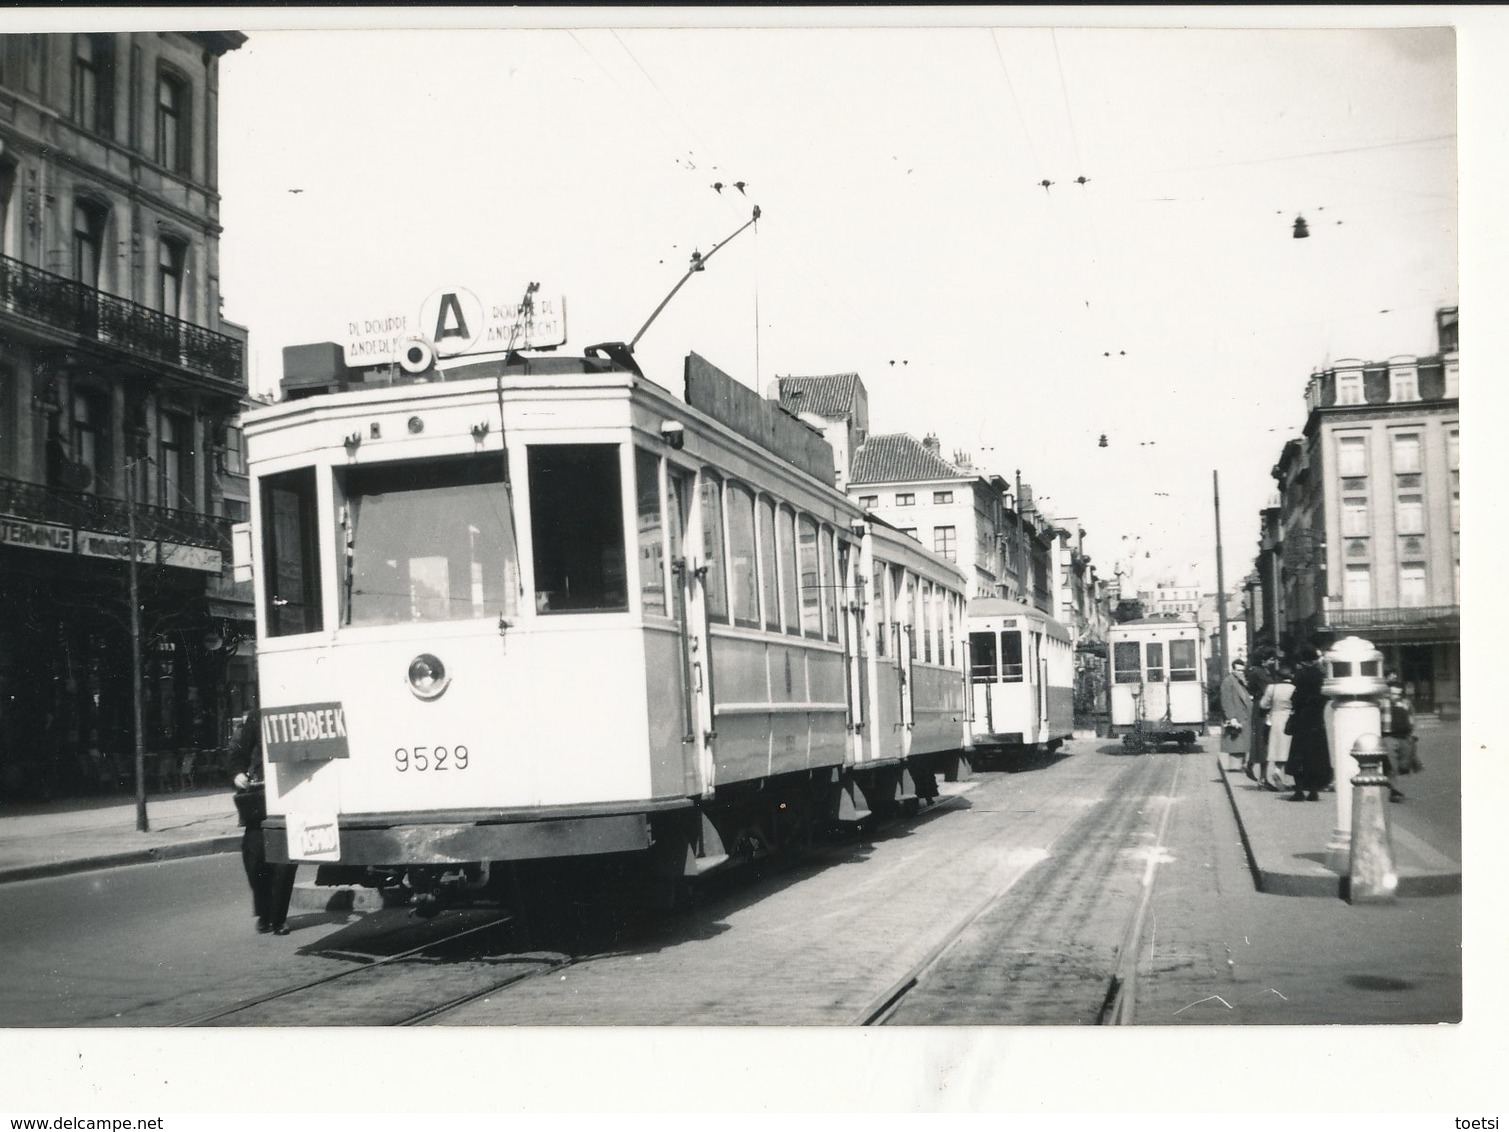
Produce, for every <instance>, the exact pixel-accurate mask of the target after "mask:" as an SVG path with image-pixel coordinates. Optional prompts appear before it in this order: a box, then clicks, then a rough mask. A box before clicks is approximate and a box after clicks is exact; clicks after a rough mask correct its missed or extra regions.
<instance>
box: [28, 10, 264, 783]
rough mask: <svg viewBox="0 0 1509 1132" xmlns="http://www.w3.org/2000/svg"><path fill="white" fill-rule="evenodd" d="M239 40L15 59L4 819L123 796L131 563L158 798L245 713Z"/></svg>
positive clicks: (80, 42) (96, 44)
mask: <svg viewBox="0 0 1509 1132" xmlns="http://www.w3.org/2000/svg"><path fill="white" fill-rule="evenodd" d="M244 41H245V37H244V36H243V35H241V34H240V33H238V32H195V33H172V32H161V33H159V32H133V33H109V32H105V33H97V34H96V33H78V34H46V35H43V34H32V35H11V36H4V37H0V610H3V611H4V612H3V616H0V799H5V800H10V799H14V798H18V797H39V796H58V795H63V794H71V793H84V792H89V791H93V790H98V789H110V788H112V787H119V786H122V785H124V776H125V774H126V773H127V771H126V767H127V765H128V762H129V759H130V755H131V752H132V750H133V747H134V727H133V714H134V712H133V694H134V690H135V685H134V683H133V680H132V664H131V655H130V651H131V641H132V637H131V630H130V620H131V619H130V617H129V600H128V597H127V594H128V587H129V580H130V579H129V575H130V574H131V573H132V566H131V563H132V560H133V559H134V563H135V566H134V572H135V574H136V576H137V582H138V586H139V593H140V601H139V608H140V618H139V623H140V633H139V637H138V639H139V641H140V645H141V655H142V663H143V666H144V667H143V678H142V686H143V689H144V700H145V720H144V722H145V727H144V733H145V734H144V738H145V742H146V746H147V749H148V751H150V752H151V753H152V759H151V760H150V765H149V770H150V771H151V784H152V785H167V784H178V783H183V782H186V781H188V780H190V779H192V778H193V776H194V775H195V773H196V764H197V763H198V762H199V761H200V758H201V755H200V752H204V751H209V750H213V749H214V748H216V747H218V746H220V745H221V743H222V742H223V738H224V727H225V721H226V719H227V717H228V716H229V715H231V714H234V713H235V712H237V711H239V710H243V709H244V707H245V699H246V695H247V694H248V681H249V679H250V659H249V656H247V655H246V652H247V651H248V650H247V649H246V648H241V647H238V642H240V641H242V640H244V639H246V638H249V637H250V634H251V611H250V607H249V605H247V604H246V603H245V600H244V599H245V598H246V597H247V596H249V595H246V594H243V593H240V592H239V591H238V590H237V589H236V588H235V587H234V586H233V585H232V584H231V582H230V579H229V563H228V558H229V550H230V539H229V527H230V524H231V522H232V521H234V520H237V519H242V518H245V516H246V510H247V491H246V480H245V467H244V464H243V463H242V460H241V451H240V444H239V435H238V433H237V430H236V428H235V421H236V418H237V416H238V414H239V413H240V411H241V408H242V406H243V402H244V398H245V395H246V369H245V346H246V332H245V331H244V330H243V329H241V328H239V327H236V326H234V325H232V324H230V323H228V322H225V321H224V320H223V319H222V318H221V315H220V288H219V275H220V267H219V239H220V200H219V195H218V190H217V185H216V182H217V177H216V166H217V151H218V145H219V139H218V135H217V98H218V93H217V91H218V81H219V80H218V72H219V61H220V58H221V56H222V55H224V53H225V52H227V51H231V50H234V49H236V48H237V47H239V46H240V45H241V44H242V43H243V42H244ZM133 535H134V540H133V537H132V536H133Z"/></svg>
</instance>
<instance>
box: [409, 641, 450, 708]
mask: <svg viewBox="0 0 1509 1132" xmlns="http://www.w3.org/2000/svg"><path fill="white" fill-rule="evenodd" d="M450 683H451V677H450V674H449V673H448V672H446V670H445V665H444V664H442V663H441V661H440V658H439V657H438V656H435V655H434V654H433V653H427V652H423V653H420V654H419V655H418V656H416V657H415V658H414V659H413V660H411V661H409V688H410V689H411V690H412V691H413V693H414V694H415V695H416V696H418V697H419V698H420V699H421V700H433V699H434V698H435V697H436V696H438V695H440V693H441V692H443V691H445V690H446V688H448V687H450Z"/></svg>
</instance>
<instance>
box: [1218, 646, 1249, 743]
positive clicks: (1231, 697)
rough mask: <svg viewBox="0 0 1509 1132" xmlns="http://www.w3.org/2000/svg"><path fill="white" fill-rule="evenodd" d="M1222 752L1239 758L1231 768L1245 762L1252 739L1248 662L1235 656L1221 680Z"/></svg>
mask: <svg viewBox="0 0 1509 1132" xmlns="http://www.w3.org/2000/svg"><path fill="white" fill-rule="evenodd" d="M1221 714H1222V715H1223V716H1224V717H1225V722H1224V723H1222V725H1221V753H1222V754H1223V755H1230V756H1231V757H1232V758H1233V759H1236V760H1238V762H1237V764H1236V765H1233V767H1232V769H1233V770H1236V769H1238V768H1239V766H1242V765H1245V763H1246V757H1247V750H1248V747H1249V745H1250V743H1251V739H1250V738H1249V737H1248V734H1247V733H1248V730H1249V729H1250V728H1251V726H1252V695H1251V693H1250V692H1248V690H1247V662H1246V661H1244V660H1240V659H1238V660H1234V661H1232V662H1231V671H1230V672H1228V673H1227V674H1226V675H1225V677H1223V678H1222V680H1221Z"/></svg>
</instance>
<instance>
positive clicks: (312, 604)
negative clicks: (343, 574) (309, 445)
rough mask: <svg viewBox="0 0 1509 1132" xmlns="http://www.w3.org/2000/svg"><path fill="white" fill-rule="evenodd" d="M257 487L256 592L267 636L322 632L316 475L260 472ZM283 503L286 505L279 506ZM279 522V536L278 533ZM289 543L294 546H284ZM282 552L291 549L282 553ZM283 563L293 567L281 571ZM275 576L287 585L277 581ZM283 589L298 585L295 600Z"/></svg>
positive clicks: (301, 470) (295, 470)
mask: <svg viewBox="0 0 1509 1132" xmlns="http://www.w3.org/2000/svg"><path fill="white" fill-rule="evenodd" d="M258 487H259V491H260V495H261V523H262V587H263V588H262V592H263V600H264V602H265V621H266V628H267V635H268V636H269V637H293V636H300V635H302V634H304V633H319V632H323V631H324V628H325V608H324V601H323V600H322V599H323V593H324V586H323V580H324V579H323V563H322V561H321V559H320V536H319V477H318V474H317V472H316V469H315V468H314V467H312V466H306V467H302V468H292V469H290V470H288V471H286V472H277V473H275V474H273V475H268V476H263V477H262V478H261V480H260V481H259V485H258ZM280 497H281V501H280ZM288 507H291V508H292V510H291V511H289V510H286V509H285V508H288ZM280 526H281V527H282V531H281V533H282V535H283V537H281V538H280V537H279V536H280V529H279V528H280ZM290 526H291V528H292V529H291V530H290V529H289V528H290ZM289 542H292V543H293V544H294V545H293V546H292V547H289V546H288V545H287V544H288V543H289ZM285 551H291V553H284V552H285ZM289 565H291V566H293V567H295V568H296V569H295V570H293V571H288V570H286V569H285V566H289ZM280 581H285V582H287V583H289V584H288V585H279V582H280ZM285 589H289V590H293V589H296V590H298V600H295V599H294V598H293V597H292V596H287V597H285V596H284V593H283V591H284V590H285Z"/></svg>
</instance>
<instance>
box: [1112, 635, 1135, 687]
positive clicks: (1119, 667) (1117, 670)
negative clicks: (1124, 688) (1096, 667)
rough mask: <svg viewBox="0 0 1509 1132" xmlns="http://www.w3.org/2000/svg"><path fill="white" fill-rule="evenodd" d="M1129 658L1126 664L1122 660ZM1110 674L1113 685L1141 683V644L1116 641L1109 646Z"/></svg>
mask: <svg viewBox="0 0 1509 1132" xmlns="http://www.w3.org/2000/svg"><path fill="white" fill-rule="evenodd" d="M1126 657H1129V658H1131V663H1130V664H1128V663H1126V662H1125V660H1124V659H1123V658H1126ZM1111 672H1112V677H1113V683H1116V684H1141V683H1142V642H1141V641H1116V642H1114V643H1113V644H1112V645H1111Z"/></svg>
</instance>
